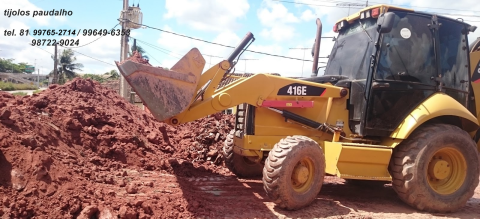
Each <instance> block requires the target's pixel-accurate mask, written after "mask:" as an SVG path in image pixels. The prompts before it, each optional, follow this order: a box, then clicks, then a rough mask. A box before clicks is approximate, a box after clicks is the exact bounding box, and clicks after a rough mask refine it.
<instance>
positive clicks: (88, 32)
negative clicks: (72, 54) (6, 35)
mask: <svg viewBox="0 0 480 219" xmlns="http://www.w3.org/2000/svg"><path fill="white" fill-rule="evenodd" d="M79 35H82V36H107V35H110V36H120V35H122V36H123V35H127V36H130V30H129V29H126V30H121V29H111V30H107V29H78V30H65V29H64V30H54V29H51V30H47V29H34V30H30V29H20V36H79Z"/></svg>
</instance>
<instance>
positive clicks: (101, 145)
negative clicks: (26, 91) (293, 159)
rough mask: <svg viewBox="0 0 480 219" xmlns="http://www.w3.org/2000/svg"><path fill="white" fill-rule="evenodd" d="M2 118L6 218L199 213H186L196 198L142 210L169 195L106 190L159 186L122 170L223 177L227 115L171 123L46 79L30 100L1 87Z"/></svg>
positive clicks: (79, 84)
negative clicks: (134, 197) (147, 199)
mask: <svg viewBox="0 0 480 219" xmlns="http://www.w3.org/2000/svg"><path fill="white" fill-rule="evenodd" d="M0 122H1V125H0V148H1V154H0V171H1V173H2V174H1V175H0V194H1V197H2V200H0V202H1V204H2V207H0V214H1V215H5V216H8V217H15V218H18V217H31V216H38V215H47V216H48V217H50V218H57V217H61V216H62V215H72V216H79V215H83V213H82V212H84V211H87V210H86V209H89V210H88V211H90V213H89V214H96V213H99V212H102V210H103V209H107V210H105V211H110V212H115V213H116V212H117V211H118V212H123V211H124V210H125V209H127V213H128V212H129V211H131V212H137V213H138V212H139V214H140V215H143V216H142V217H144V216H145V215H157V216H160V217H166V216H172V217H175V218H177V217H179V216H184V217H191V216H194V215H195V213H196V209H195V208H193V209H190V210H187V209H186V208H187V206H186V203H187V201H186V200H188V199H190V198H192V199H195V197H189V196H188V195H187V196H185V197H184V196H182V195H181V194H178V193H177V194H174V195H160V196H158V197H156V196H155V197H156V198H155V197H150V198H152V200H151V201H152V203H150V202H146V203H148V205H149V206H150V205H156V204H157V203H159V202H162V203H163V202H166V201H165V200H164V199H165V198H167V197H170V196H172V197H171V198H170V199H169V200H171V202H172V203H169V204H168V205H165V206H163V207H161V208H160V207H159V208H154V207H145V206H144V205H142V204H139V203H138V200H136V201H135V200H129V199H125V198H124V197H119V194H117V192H116V191H115V192H114V190H111V189H110V190H109V189H107V188H110V185H112V188H113V187H117V188H122V189H121V190H122V191H124V193H126V195H127V196H128V195H130V194H137V193H139V192H141V191H142V190H144V189H147V188H156V185H155V183H153V182H145V181H132V178H130V177H129V176H128V171H126V170H125V169H127V168H128V169H129V171H143V170H150V171H156V172H158V173H162V174H168V173H170V174H175V175H176V176H179V177H200V176H204V175H206V174H211V173H215V174H221V175H229V172H228V170H227V169H226V168H225V167H224V166H223V157H222V154H221V153H219V151H220V150H221V145H222V142H223V140H224V139H225V137H226V133H227V132H228V131H229V130H230V129H231V128H232V127H233V118H232V117H231V116H230V117H229V116H226V115H221V114H219V115H212V116H211V117H208V118H203V119H201V120H198V121H195V122H192V123H190V124H186V125H182V126H179V127H172V126H168V125H165V124H163V123H161V122H157V121H155V119H154V118H153V117H152V116H151V115H149V114H147V113H145V111H142V110H141V109H139V108H138V107H135V106H133V105H131V104H129V103H128V102H126V101H125V100H123V99H122V98H120V97H119V96H118V95H117V94H116V92H114V91H112V90H109V89H107V88H104V87H102V86H100V85H99V84H98V83H96V82H93V81H91V80H80V79H76V80H74V81H72V82H70V83H68V84H66V85H63V86H56V85H53V86H50V87H49V89H48V90H45V91H43V92H41V93H40V94H35V95H33V96H31V97H30V96H25V97H18V96H12V95H10V94H8V93H5V92H1V93H0ZM101 185H108V186H105V189H101V188H102V186H101ZM177 196H178V197H177ZM134 201H135V203H132V202H134ZM140 202H141V200H140ZM168 202H169V201H167V203H168ZM145 205H146V204H145ZM150 208H152V209H150ZM95 209H96V210H95ZM149 209H150V210H149ZM127 218H128V217H127Z"/></svg>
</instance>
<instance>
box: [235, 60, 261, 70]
mask: <svg viewBox="0 0 480 219" xmlns="http://www.w3.org/2000/svg"><path fill="white" fill-rule="evenodd" d="M238 60H244V61H245V73H247V60H258V59H238Z"/></svg>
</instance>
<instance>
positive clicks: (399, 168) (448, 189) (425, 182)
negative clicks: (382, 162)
mask: <svg viewBox="0 0 480 219" xmlns="http://www.w3.org/2000/svg"><path fill="white" fill-rule="evenodd" d="M478 159H479V158H478V151H477V148H476V144H475V142H473V140H472V138H471V137H470V136H469V135H468V134H467V133H466V132H465V131H463V130H462V129H460V128H458V127H456V126H453V125H446V124H434V125H426V126H423V127H420V128H418V129H417V130H415V131H414V132H413V133H412V134H411V135H410V136H409V137H408V139H406V140H405V141H404V142H402V143H401V144H400V145H399V146H397V147H396V148H395V149H394V151H393V156H392V159H391V161H390V167H389V170H390V173H391V175H392V178H393V182H392V187H393V189H394V190H395V191H396V192H397V194H398V196H399V197H400V199H402V200H403V201H404V202H405V203H407V204H409V205H411V206H413V207H415V208H417V209H419V210H424V211H429V212H442V213H443V212H454V211H457V210H458V209H459V208H461V207H463V206H464V205H465V203H466V202H467V201H468V199H470V198H471V197H472V196H473V194H474V190H475V188H476V187H477V185H478V182H479V179H478V177H479V160H478Z"/></svg>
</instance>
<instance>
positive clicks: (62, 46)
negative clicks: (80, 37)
mask: <svg viewBox="0 0 480 219" xmlns="http://www.w3.org/2000/svg"><path fill="white" fill-rule="evenodd" d="M60 47H62V48H66V49H70V48H68V47H64V46H60ZM72 51H73V52H75V53H78V54H80V55H83V56H86V57H88V58H91V59H93V60H97V61H99V62H103V63H105V64H107V65H111V66H115V65H114V64H111V63H108V62H105V61H102V60H100V59H97V58H93V57H91V56H89V55H85V54H83V53H81V52H79V51H76V50H73V49H72ZM115 67H116V66H115Z"/></svg>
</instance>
